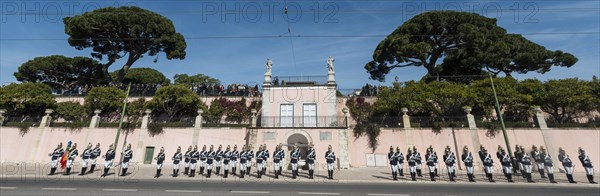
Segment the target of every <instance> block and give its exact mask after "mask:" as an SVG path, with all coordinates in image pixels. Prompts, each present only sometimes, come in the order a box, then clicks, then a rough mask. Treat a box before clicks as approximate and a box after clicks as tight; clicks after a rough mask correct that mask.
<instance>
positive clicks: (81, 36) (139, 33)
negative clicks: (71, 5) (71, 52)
mask: <svg viewBox="0 0 600 196" xmlns="http://www.w3.org/2000/svg"><path fill="white" fill-rule="evenodd" d="M63 22H64V24H65V33H66V34H67V35H69V38H68V42H69V44H70V45H71V46H73V47H75V48H76V49H78V50H83V49H87V48H90V49H92V53H91V56H92V57H93V58H96V59H99V60H101V61H102V60H105V62H106V63H104V64H103V71H104V74H105V75H107V76H108V75H109V73H108V68H109V67H110V66H111V65H113V64H114V63H115V62H117V61H118V60H120V59H121V58H124V59H126V61H125V64H123V66H122V67H121V69H120V70H119V73H118V74H117V79H116V80H117V81H118V82H120V81H122V80H123V78H124V76H125V73H126V72H127V71H128V70H129V68H130V67H131V66H133V64H134V63H135V62H136V61H137V60H139V59H140V58H142V57H143V56H144V55H149V56H156V55H158V54H159V53H161V52H164V53H165V54H166V58H167V59H184V58H185V56H186V52H185V49H186V43H185V40H184V37H183V35H182V34H181V33H178V32H177V31H176V30H175V27H174V26H173V22H172V21H171V20H169V19H168V18H166V17H164V16H162V15H160V14H157V13H154V12H151V11H148V10H145V9H142V8H139V7H134V6H132V7H129V6H124V7H107V8H101V9H97V10H94V11H91V12H86V13H84V14H82V15H77V16H73V17H66V18H64V19H63ZM106 78H107V80H110V77H106Z"/></svg>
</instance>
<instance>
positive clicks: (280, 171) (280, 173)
mask: <svg viewBox="0 0 600 196" xmlns="http://www.w3.org/2000/svg"><path fill="white" fill-rule="evenodd" d="M279 175H281V167H279Z"/></svg>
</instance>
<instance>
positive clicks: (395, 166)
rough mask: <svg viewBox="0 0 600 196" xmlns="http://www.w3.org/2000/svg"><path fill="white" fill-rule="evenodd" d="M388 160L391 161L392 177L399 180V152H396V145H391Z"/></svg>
mask: <svg viewBox="0 0 600 196" xmlns="http://www.w3.org/2000/svg"><path fill="white" fill-rule="evenodd" d="M387 156H388V160H389V161H390V167H391V168H392V179H393V180H394V181H397V180H398V154H397V153H396V152H394V147H393V146H390V152H388V155H387Z"/></svg>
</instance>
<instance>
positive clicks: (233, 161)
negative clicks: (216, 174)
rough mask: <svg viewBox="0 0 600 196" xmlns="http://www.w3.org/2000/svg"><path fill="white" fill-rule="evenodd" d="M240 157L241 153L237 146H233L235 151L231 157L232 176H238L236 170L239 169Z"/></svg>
mask: <svg viewBox="0 0 600 196" xmlns="http://www.w3.org/2000/svg"><path fill="white" fill-rule="evenodd" d="M239 157H240V152H239V151H238V149H237V145H233V151H231V156H229V160H230V161H231V162H230V163H229V164H231V175H234V176H235V175H236V173H235V169H236V168H237V162H238V158H239Z"/></svg>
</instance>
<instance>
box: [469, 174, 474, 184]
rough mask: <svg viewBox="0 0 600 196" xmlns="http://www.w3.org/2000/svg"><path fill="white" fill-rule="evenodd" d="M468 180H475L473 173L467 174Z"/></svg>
mask: <svg viewBox="0 0 600 196" xmlns="http://www.w3.org/2000/svg"><path fill="white" fill-rule="evenodd" d="M469 182H475V179H474V176H473V174H469Z"/></svg>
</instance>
